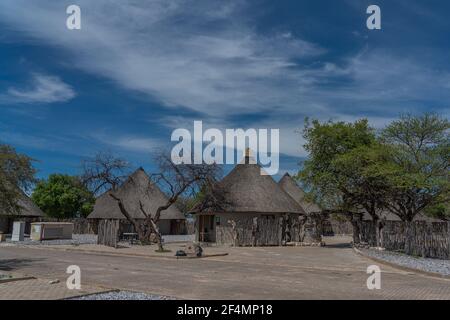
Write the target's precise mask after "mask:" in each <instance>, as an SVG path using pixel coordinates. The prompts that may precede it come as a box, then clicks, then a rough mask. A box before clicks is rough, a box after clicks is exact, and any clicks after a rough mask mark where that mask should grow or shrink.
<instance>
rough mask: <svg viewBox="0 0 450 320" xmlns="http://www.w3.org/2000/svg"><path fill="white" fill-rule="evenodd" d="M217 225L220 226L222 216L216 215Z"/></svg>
mask: <svg viewBox="0 0 450 320" xmlns="http://www.w3.org/2000/svg"><path fill="white" fill-rule="evenodd" d="M216 226H220V217H216Z"/></svg>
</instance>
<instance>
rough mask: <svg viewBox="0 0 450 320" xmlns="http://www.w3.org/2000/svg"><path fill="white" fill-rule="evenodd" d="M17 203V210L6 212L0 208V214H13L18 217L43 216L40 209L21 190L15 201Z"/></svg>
mask: <svg viewBox="0 0 450 320" xmlns="http://www.w3.org/2000/svg"><path fill="white" fill-rule="evenodd" d="M17 204H18V205H19V207H20V208H19V212H17V213H16V212H15V213H8V212H4V211H3V210H1V208H0V215H14V216H20V217H43V216H44V213H43V212H42V210H41V209H39V207H38V206H37V205H36V204H35V203H34V202H33V200H31V199H30V197H28V196H27V195H26V194H25V193H23V192H22V191H21V196H20V198H19V201H18V203H17Z"/></svg>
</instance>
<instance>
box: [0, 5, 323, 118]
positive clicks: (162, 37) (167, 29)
mask: <svg viewBox="0 0 450 320" xmlns="http://www.w3.org/2000/svg"><path fill="white" fill-rule="evenodd" d="M25 3H26V4H25ZM79 5H80V7H81V9H82V19H83V22H82V30H79V31H69V30H67V29H66V28H65V24H64V23H63V22H64V17H65V16H64V10H62V9H63V8H62V6H61V4H59V3H55V2H54V1H49V0H47V1H45V0H44V1H40V2H39V3H30V2H29V1H24V0H14V1H9V0H4V1H2V2H1V3H0V18H1V19H2V20H3V21H4V22H6V23H8V24H10V25H12V26H13V27H14V28H15V29H17V30H20V31H22V32H23V34H24V35H26V38H27V39H29V38H30V37H31V38H32V39H35V40H38V41H42V40H43V41H45V42H47V43H49V44H53V45H56V46H58V47H62V48H65V49H66V53H67V57H68V61H65V62H66V63H67V64H70V65H73V66H76V67H79V68H82V69H83V70H86V71H88V72H91V73H94V74H100V75H102V76H105V77H108V78H110V79H113V80H114V81H116V82H117V83H118V84H119V85H121V86H123V87H125V88H128V89H132V90H137V91H140V92H143V93H146V94H148V95H150V96H152V97H154V98H157V99H158V100H160V101H161V102H162V103H164V104H165V105H167V106H175V107H176V106H183V107H187V108H190V109H192V110H196V111H200V112H204V113H207V114H216V115H217V114H223V113H224V111H225V109H224V108H226V110H227V111H228V112H232V111H234V112H242V111H245V110H255V109H257V108H261V107H262V108H264V107H274V106H278V107H279V108H283V107H287V106H292V105H293V104H295V103H296V102H298V101H300V100H301V96H300V95H299V94H298V93H296V91H297V88H298V87H299V86H300V85H301V84H302V83H307V82H308V81H309V80H308V79H306V78H303V77H302V76H301V74H299V73H298V71H296V70H294V67H295V66H296V64H295V63H294V62H293V61H294V59H298V58H304V57H311V56H317V55H320V54H321V53H322V52H323V49H321V48H318V47H317V46H315V45H314V44H312V43H309V42H307V41H304V40H302V39H300V38H298V37H295V36H294V35H292V33H289V32H288V31H287V32H280V33H268V34H265V35H261V34H258V33H257V32H255V31H254V30H253V27H252V25H251V23H249V21H246V19H244V18H243V17H242V16H241V12H240V9H241V8H242V7H243V6H245V2H244V1H233V2H232V4H230V3H227V4H224V3H222V2H219V1H210V0H208V1H206V0H203V1H199V0H196V1H189V0H187V1H167V0H164V1H163V0H160V1H152V2H138V1H132V0H130V1H104V0H99V1H95V2H93V1H86V0H84V1H83V0H80V1H79ZM23 7H26V8H27V10H23ZM286 34H289V36H286ZM69 61H70V62H69ZM286 92H290V93H291V94H288V95H287V94H286Z"/></svg>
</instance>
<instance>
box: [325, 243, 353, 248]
mask: <svg viewBox="0 0 450 320" xmlns="http://www.w3.org/2000/svg"><path fill="white" fill-rule="evenodd" d="M351 247H352V245H351V244H350V243H330V244H328V243H327V244H326V246H325V248H336V249H347V248H351Z"/></svg>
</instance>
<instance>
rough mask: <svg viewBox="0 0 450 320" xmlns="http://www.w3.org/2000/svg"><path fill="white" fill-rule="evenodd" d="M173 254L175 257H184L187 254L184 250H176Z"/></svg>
mask: <svg viewBox="0 0 450 320" xmlns="http://www.w3.org/2000/svg"><path fill="white" fill-rule="evenodd" d="M175 256H176V257H186V256H187V254H186V252H184V251H183V250H178V251H177V252H176V253H175Z"/></svg>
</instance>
